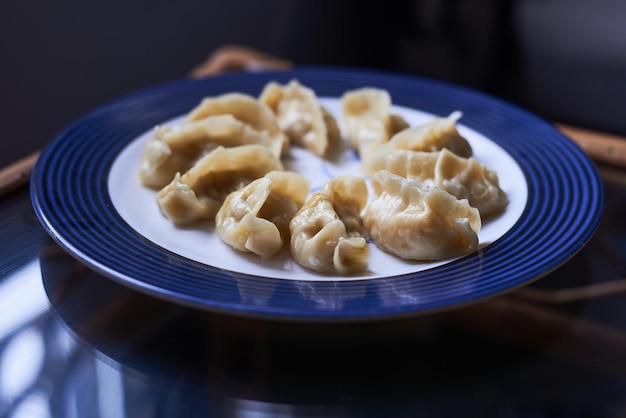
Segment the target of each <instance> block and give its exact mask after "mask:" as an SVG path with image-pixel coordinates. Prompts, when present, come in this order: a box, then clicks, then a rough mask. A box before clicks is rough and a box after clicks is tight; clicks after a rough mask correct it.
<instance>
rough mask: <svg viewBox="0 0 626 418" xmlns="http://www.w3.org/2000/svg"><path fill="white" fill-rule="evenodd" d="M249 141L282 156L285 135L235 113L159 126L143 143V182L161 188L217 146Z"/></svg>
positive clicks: (228, 145)
mask: <svg viewBox="0 0 626 418" xmlns="http://www.w3.org/2000/svg"><path fill="white" fill-rule="evenodd" d="M247 144H260V145H264V146H267V147H268V148H270V150H272V152H273V153H274V154H275V155H276V156H277V157H280V155H281V152H282V148H283V138H282V137H280V136H274V137H272V136H270V135H269V134H268V133H267V131H259V130H256V129H255V128H253V127H252V126H251V125H247V124H245V123H243V122H242V121H240V120H239V119H236V118H235V117H234V116H233V115H216V116H209V117H206V118H204V119H200V120H197V121H193V122H188V123H183V124H180V125H176V126H167V125H161V126H157V127H156V128H155V129H154V133H153V135H152V137H150V139H149V140H148V141H147V142H146V144H145V145H144V152H143V155H142V159H141V166H140V171H139V176H140V179H141V182H142V184H143V185H144V186H147V187H152V188H161V187H163V186H165V185H166V184H168V183H170V182H171V181H172V179H173V178H174V175H175V174H176V173H178V172H180V173H183V172H185V171H187V170H189V169H190V168H191V167H192V166H193V165H194V163H195V162H196V161H198V160H199V159H200V158H201V157H202V156H204V155H206V154H207V153H209V152H210V151H212V150H213V149H215V148H217V147H218V146H223V147H235V146H239V145H247Z"/></svg>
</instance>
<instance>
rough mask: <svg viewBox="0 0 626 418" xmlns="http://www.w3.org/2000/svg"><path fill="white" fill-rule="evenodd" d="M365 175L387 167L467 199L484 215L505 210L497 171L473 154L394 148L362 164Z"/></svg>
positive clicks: (398, 173) (394, 171)
mask: <svg viewBox="0 0 626 418" xmlns="http://www.w3.org/2000/svg"><path fill="white" fill-rule="evenodd" d="M362 169H363V171H364V172H366V173H368V174H372V173H375V172H376V171H380V170H386V171H389V172H391V173H393V174H397V175H400V176H403V177H407V178H410V179H413V180H419V181H421V182H424V183H427V184H429V185H431V186H437V187H440V188H442V189H443V190H445V191H447V192H448V193H450V194H452V195H454V196H456V197H457V198H458V199H467V200H469V203H470V205H471V206H473V207H475V208H477V209H478V210H479V211H480V215H481V217H483V218H485V217H488V216H490V215H492V214H494V213H497V212H499V211H501V210H502V209H504V207H505V206H506V205H507V197H506V193H505V192H504V191H503V190H502V189H501V188H500V185H499V180H498V174H497V173H496V172H495V171H493V170H489V169H488V168H487V167H486V166H485V165H484V164H481V163H479V162H478V161H477V160H476V159H475V158H474V157H470V158H463V157H459V156H458V155H456V154H454V153H452V152H450V151H448V150H447V149H446V148H444V149H442V150H441V151H436V152H420V151H407V150H395V151H389V152H387V153H384V154H378V153H377V154H374V155H373V156H372V157H371V158H370V159H369V160H368V161H366V162H364V163H363V166H362Z"/></svg>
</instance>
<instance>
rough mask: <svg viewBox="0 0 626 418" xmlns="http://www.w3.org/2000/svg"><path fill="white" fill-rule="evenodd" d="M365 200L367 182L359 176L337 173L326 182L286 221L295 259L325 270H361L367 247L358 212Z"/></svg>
mask: <svg viewBox="0 0 626 418" xmlns="http://www.w3.org/2000/svg"><path fill="white" fill-rule="evenodd" d="M367 200H368V191H367V185H366V183H365V180H364V179H363V178H361V177H356V176H339V177H336V178H334V179H332V180H329V181H328V182H326V183H325V184H324V187H323V188H322V190H321V191H319V192H317V193H314V194H313V195H312V196H311V197H310V198H309V199H308V200H307V201H306V202H305V203H304V205H303V206H302V208H300V210H299V211H298V212H297V213H296V214H295V216H294V217H293V218H292V220H291V222H290V223H289V230H290V232H291V254H292V255H293V258H294V259H295V260H296V262H297V263H298V264H300V265H302V266H304V267H306V268H308V269H311V270H314V271H317V272H320V273H326V274H333V273H339V274H344V275H347V274H354V273H359V272H363V271H365V270H366V269H367V266H368V264H369V257H370V250H369V247H368V245H367V242H366V240H365V238H364V236H363V230H362V226H361V216H360V214H361V212H362V211H363V209H364V208H365V206H366V204H367Z"/></svg>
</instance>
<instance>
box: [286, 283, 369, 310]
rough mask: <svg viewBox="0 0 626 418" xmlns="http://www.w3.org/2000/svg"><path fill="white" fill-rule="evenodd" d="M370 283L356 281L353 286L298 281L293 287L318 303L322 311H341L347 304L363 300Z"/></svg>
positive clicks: (306, 297)
mask: <svg viewBox="0 0 626 418" xmlns="http://www.w3.org/2000/svg"><path fill="white" fill-rule="evenodd" d="M368 283H369V282H368V281H358V282H357V281H355V282H352V283H351V286H346V284H345V283H342V284H341V285H340V286H338V284H337V282H327V281H323V282H315V281H297V282H293V285H294V286H295V287H296V289H298V292H300V294H301V295H302V296H303V297H304V298H305V299H307V300H310V301H313V302H315V303H316V305H317V307H318V308H320V309H322V310H328V311H339V310H341V309H343V308H344V306H345V302H346V301H348V300H352V299H357V298H362V297H363V296H365V293H366V292H367V286H368Z"/></svg>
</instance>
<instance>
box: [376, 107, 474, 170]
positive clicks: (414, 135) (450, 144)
mask: <svg viewBox="0 0 626 418" xmlns="http://www.w3.org/2000/svg"><path fill="white" fill-rule="evenodd" d="M461 116H462V113H461V112H459V111H456V112H452V113H451V114H450V115H449V116H448V117H445V118H441V117H436V118H433V119H432V120H431V121H429V122H427V123H425V124H421V125H418V126H414V127H411V128H408V129H404V130H402V131H400V132H398V133H396V134H395V135H394V136H392V137H391V139H389V141H387V142H385V143H382V144H379V145H378V146H376V148H375V149H373V150H372V153H371V154H370V156H372V155H380V154H386V153H388V152H389V151H393V150H399V149H403V150H412V151H439V150H441V149H444V148H447V149H448V150H450V151H452V152H453V153H455V154H457V155H459V156H461V157H464V158H469V157H471V156H472V154H473V152H472V147H471V146H470V144H469V142H468V141H467V140H466V139H465V138H463V137H462V136H461V134H460V133H459V131H458V130H457V125H456V122H457V121H458V120H459V118H461Z"/></svg>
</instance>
